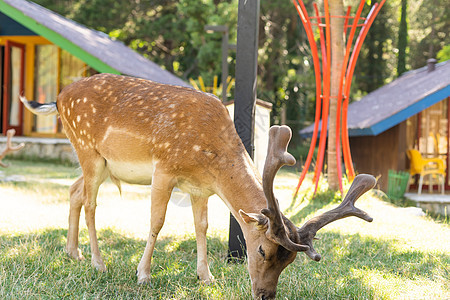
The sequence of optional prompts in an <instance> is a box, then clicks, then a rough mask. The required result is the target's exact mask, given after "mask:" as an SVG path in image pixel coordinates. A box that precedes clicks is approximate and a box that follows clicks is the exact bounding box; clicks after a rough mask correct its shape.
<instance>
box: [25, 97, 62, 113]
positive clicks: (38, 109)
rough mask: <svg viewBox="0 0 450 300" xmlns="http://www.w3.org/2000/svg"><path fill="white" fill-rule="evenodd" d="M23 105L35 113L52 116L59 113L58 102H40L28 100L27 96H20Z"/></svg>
mask: <svg viewBox="0 0 450 300" xmlns="http://www.w3.org/2000/svg"><path fill="white" fill-rule="evenodd" d="M20 101H22V103H23V105H24V106H25V107H26V108H27V109H28V110H29V111H31V112H32V113H33V114H35V115H41V116H50V115H57V114H58V107H57V106H56V102H50V103H39V102H36V101H28V100H27V98H25V97H23V96H20Z"/></svg>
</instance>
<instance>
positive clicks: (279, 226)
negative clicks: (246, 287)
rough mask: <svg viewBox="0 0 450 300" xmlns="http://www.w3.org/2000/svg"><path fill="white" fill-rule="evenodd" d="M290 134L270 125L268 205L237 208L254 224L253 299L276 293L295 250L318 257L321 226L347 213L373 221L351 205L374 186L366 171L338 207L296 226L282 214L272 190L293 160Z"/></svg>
mask: <svg viewBox="0 0 450 300" xmlns="http://www.w3.org/2000/svg"><path fill="white" fill-rule="evenodd" d="M291 135H292V133H291V130H290V128H289V127H287V126H273V127H272V128H270V132H269V148H268V153H267V158H266V162H265V165H264V173H263V189H264V194H265V197H266V201H267V208H264V209H262V210H261V212H260V213H246V212H244V211H242V210H240V211H239V213H240V215H241V217H242V219H243V220H244V222H245V223H247V224H252V225H253V226H254V232H253V234H250V235H249V236H250V237H253V238H251V239H250V240H248V241H247V242H248V259H249V261H248V264H249V272H250V276H251V279H252V292H253V296H254V298H255V299H272V298H274V297H275V293H276V286H277V282H278V277H279V275H280V273H281V272H282V271H283V269H284V268H285V267H286V266H287V265H289V264H290V263H291V262H293V261H294V259H295V257H296V254H297V252H305V253H306V255H308V256H309V257H310V258H311V259H313V260H315V261H319V260H320V259H321V256H320V255H319V254H318V253H317V252H316V251H315V250H314V247H313V244H312V240H313V239H314V238H315V236H316V233H317V231H318V230H319V229H320V228H322V227H323V226H325V225H327V224H329V223H330V222H333V221H336V220H338V219H342V218H345V217H349V216H356V217H359V218H361V219H363V220H365V221H368V222H371V221H372V218H371V217H370V216H368V215H367V214H366V213H365V212H363V211H362V210H360V209H358V208H356V207H355V206H354V203H355V201H356V200H357V199H358V198H359V197H360V196H361V195H362V194H364V193H365V192H367V191H368V190H370V189H371V188H373V187H374V186H375V183H376V180H375V178H374V177H373V176H371V175H365V174H363V175H358V176H357V177H356V178H355V180H354V181H353V183H352V185H351V187H350V189H349V191H348V193H347V195H346V197H345V198H344V200H343V202H342V203H341V204H340V205H339V206H338V207H336V208H335V209H332V210H330V211H327V212H325V213H323V214H321V215H319V216H316V217H314V218H312V219H310V220H309V221H307V222H306V223H305V224H304V225H303V226H302V227H301V228H297V227H296V226H294V225H293V224H292V222H291V221H289V219H287V218H286V217H285V216H283V214H282V213H281V211H280V207H279V204H278V200H277V199H276V198H275V196H274V193H273V180H274V178H275V175H276V173H277V171H278V170H279V169H280V168H281V167H282V166H283V165H293V164H295V158H294V157H293V156H292V155H291V154H289V153H288V152H287V151H286V150H287V146H288V143H289V141H290V139H291ZM256 232H258V233H256Z"/></svg>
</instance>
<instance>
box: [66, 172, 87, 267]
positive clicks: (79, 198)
mask: <svg viewBox="0 0 450 300" xmlns="http://www.w3.org/2000/svg"><path fill="white" fill-rule="evenodd" d="M83 197H84V180H83V176H81V177H80V178H78V180H77V181H75V183H74V184H72V186H71V187H70V211H69V231H68V232H67V244H66V252H67V254H68V255H69V256H70V257H72V258H73V259H76V260H83V259H84V257H83V255H82V254H81V251H80V249H79V248H78V233H79V225H80V212H81V207H82V206H83V203H84V202H85V201H84V199H83Z"/></svg>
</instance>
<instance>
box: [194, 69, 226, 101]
mask: <svg viewBox="0 0 450 300" xmlns="http://www.w3.org/2000/svg"><path fill="white" fill-rule="evenodd" d="M218 82H219V80H218V76H217V75H215V76H214V78H213V83H212V86H207V85H206V84H205V81H204V80H203V77H202V76H198V84H197V81H195V80H194V79H192V78H189V83H190V84H191V85H192V86H193V87H194V88H195V89H196V90H199V91H202V92H206V93H211V94H214V95H216V96H217V97H220V96H221V95H223V93H222V89H223V84H218ZM226 82H227V85H226V89H227V91H226V93H227V94H229V93H230V91H231V89H232V88H233V87H234V82H235V80H234V78H231V76H228V77H227V81H226ZM222 98H223V97H222ZM221 100H222V101H224V100H223V99H221Z"/></svg>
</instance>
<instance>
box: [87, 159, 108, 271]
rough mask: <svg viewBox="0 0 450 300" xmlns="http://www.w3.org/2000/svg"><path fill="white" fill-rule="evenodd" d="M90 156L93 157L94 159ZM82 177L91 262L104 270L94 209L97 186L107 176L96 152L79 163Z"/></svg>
mask: <svg viewBox="0 0 450 300" xmlns="http://www.w3.org/2000/svg"><path fill="white" fill-rule="evenodd" d="M92 157H95V158H94V159H93V158H92ZM81 168H82V170H83V177H84V191H83V192H84V196H83V198H84V200H85V203H84V212H85V217H86V225H87V227H88V232H89V241H90V244H91V264H92V266H93V267H94V268H96V269H97V270H99V271H102V272H103V271H106V266H105V263H104V262H103V260H102V257H101V255H100V251H99V248H98V240H97V231H96V229H95V209H96V207H97V194H98V188H99V187H100V185H101V184H102V183H103V182H104V181H105V179H106V178H107V177H108V176H109V172H108V171H107V169H106V164H105V160H104V159H103V158H102V157H100V156H99V155H98V154H97V153H95V154H93V155H92V156H90V160H88V161H84V163H82V164H81Z"/></svg>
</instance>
